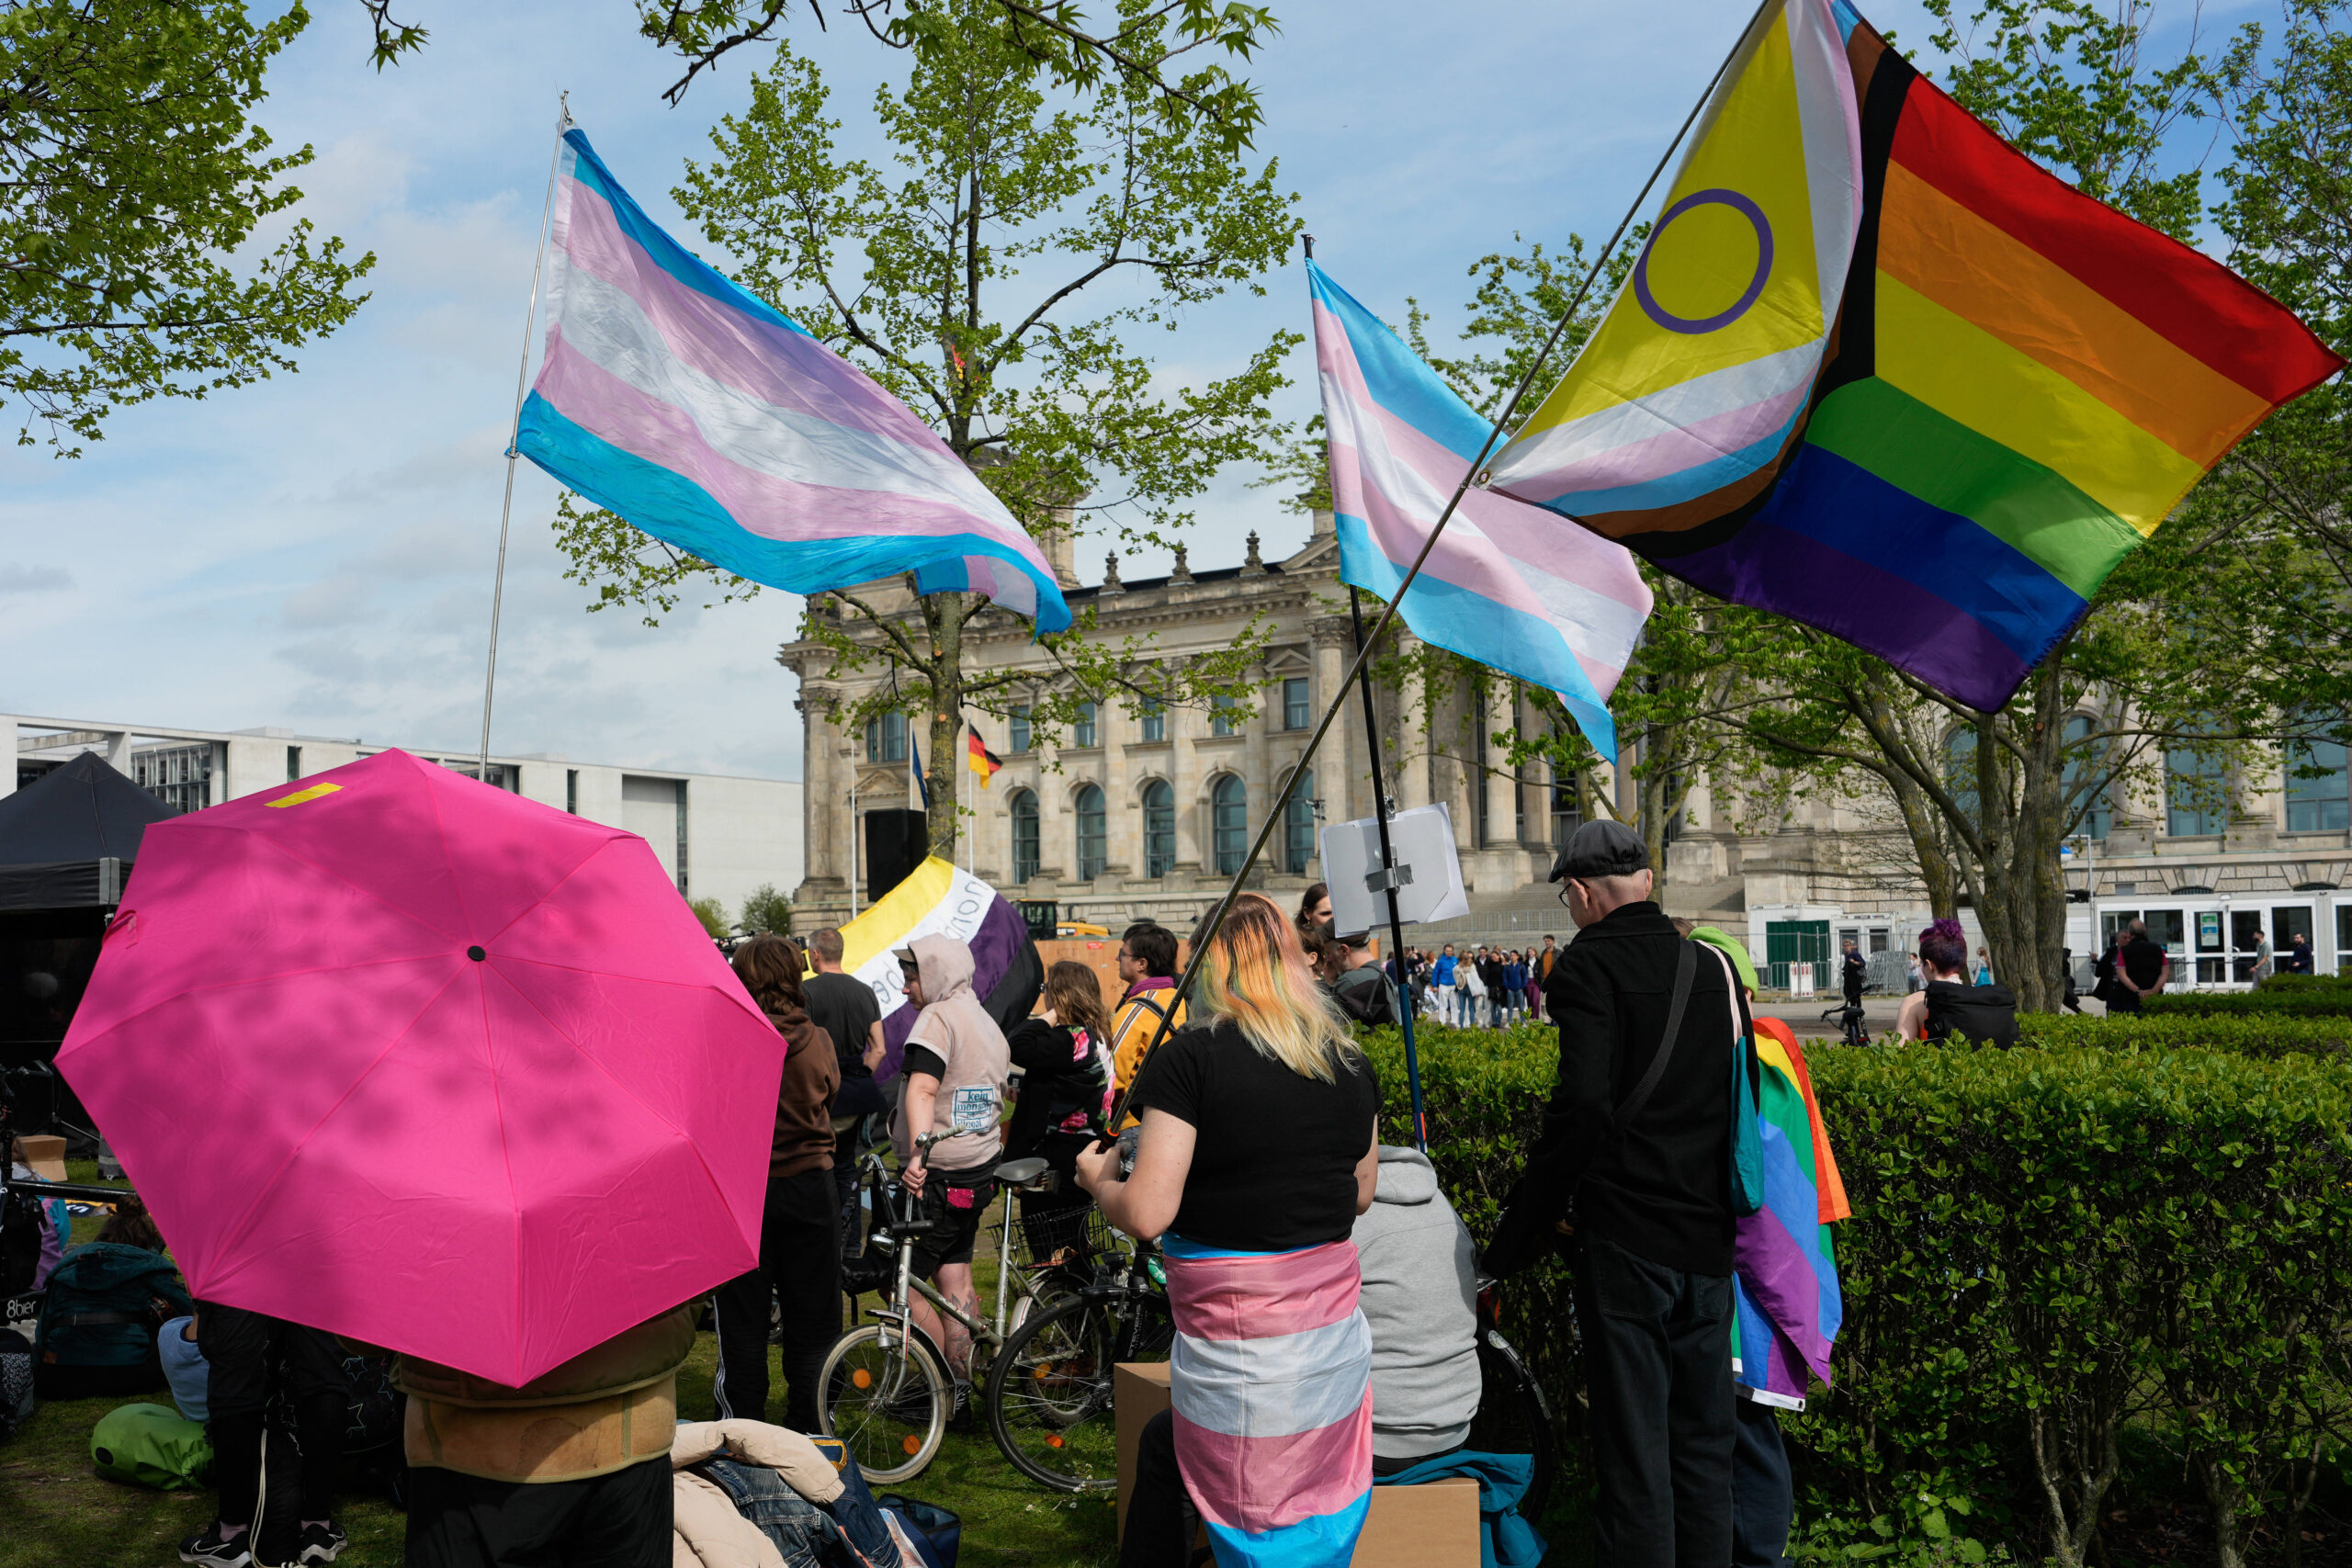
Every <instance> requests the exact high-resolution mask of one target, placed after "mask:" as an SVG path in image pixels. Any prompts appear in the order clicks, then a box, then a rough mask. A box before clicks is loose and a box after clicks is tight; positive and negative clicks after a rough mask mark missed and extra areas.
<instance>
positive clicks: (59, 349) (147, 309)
mask: <svg viewBox="0 0 2352 1568" xmlns="http://www.w3.org/2000/svg"><path fill="white" fill-rule="evenodd" d="M310 19H311V18H310V14H309V12H308V11H306V10H305V9H304V8H303V7H302V6H301V5H300V4H299V3H298V4H296V5H294V6H291V7H289V8H288V10H287V11H286V12H285V14H284V15H282V16H280V17H277V19H276V20H274V21H269V22H266V23H262V24H260V25H255V24H254V22H253V21H252V20H251V19H250V18H249V17H247V16H246V14H245V7H244V6H243V3H242V0H0V257H5V258H6V260H5V261H0V407H5V408H7V409H8V410H9V411H10V412H11V413H12V414H13V415H14V417H15V418H16V419H17V421H18V422H19V423H18V428H17V440H18V442H19V443H20V444H22V445H26V446H32V445H36V444H37V443H38V442H39V441H40V439H42V435H37V434H35V433H36V431H40V432H41V433H42V434H43V435H45V437H46V439H47V440H48V442H49V444H50V445H51V446H52V447H54V448H55V449H56V451H57V453H58V455H59V456H61V457H77V456H79V455H80V454H81V451H82V448H83V445H84V444H85V443H86V442H91V441H96V440H99V439H101V438H102V437H103V435H104V434H105V426H106V422H107V416H108V415H109V414H111V413H112V412H114V411H115V410H116V409H118V408H119V407H122V406H124V405H126V404H131V403H140V402H144V401H146V400H149V399H151V398H158V397H179V398H201V397H204V396H206V395H207V394H208V393H211V392H216V391H221V390H225V389H229V388H232V387H243V386H246V385H249V384H250V383H252V382H254V381H257V380H262V379H266V378H268V377H269V376H270V375H272V374H273V373H275V372H277V371H280V370H292V369H293V368H294V367H295V365H294V359H293V357H292V355H293V351H294V349H296V348H297V347H299V346H300V344H303V343H304V342H306V341H307V340H309V339H311V338H314V337H322V336H325V335H326V334H327V333H332V332H333V331H334V329H335V328H337V327H339V326H341V325H342V324H343V323H344V322H345V321H348V320H349V319H350V318H351V315H352V312H353V311H355V310H358V308H359V306H360V305H361V303H362V302H363V301H365V300H366V299H367V296H366V295H364V294H355V293H353V292H352V288H353V285H354V284H355V283H356V282H357V280H358V279H359V278H360V277H361V276H364V275H365V274H366V273H367V272H368V269H369V268H370V267H371V266H373V265H374V263H375V257H374V256H373V255H372V254H371V255H364V256H360V257H358V258H357V259H356V260H346V259H345V255H344V247H343V242H342V241H340V240H335V239H328V240H325V241H323V242H319V241H315V240H314V239H313V236H312V232H311V225H310V223H309V222H308V221H307V220H304V221H299V222H297V223H295V224H294V226H293V230H292V231H291V232H290V233H289V234H288V236H287V237H286V238H285V239H284V240H283V241H281V242H280V243H278V244H277V247H276V248H275V249H273V250H272V251H271V252H270V253H269V254H266V255H265V256H263V257H261V258H260V259H259V261H258V262H257V263H255V264H254V265H252V266H250V267H247V268H243V269H242V270H241V269H240V268H238V267H236V266H234V265H232V260H231V258H232V256H233V254H235V253H236V252H237V251H238V250H239V249H240V248H241V247H242V246H243V245H244V244H245V243H247V242H248V241H249V240H250V239H251V238H252V237H253V234H254V230H255V229H256V228H257V227H258V226H259V225H260V224H261V223H262V222H263V220H266V219H268V218H269V217H271V216H272V215H274V214H276V213H279V212H283V211H284V210H285V209H287V208H288V207H290V206H292V205H293V204H294V203H295V202H297V201H299V200H300V199H301V197H302V193H301V191H300V189H298V188H297V187H295V186H292V185H290V184H288V183H287V176H288V175H291V174H292V173H293V172H294V171H295V170H297V169H300V168H301V167H302V166H303V165H305V164H309V163H310V162H311V149H310V148H309V147H307V146H305V147H302V148H300V149H299V150H297V151H295V152H288V153H273V152H271V150H270V139H269V136H268V134H267V133H266V131H264V130H261V128H260V127H258V126H256V125H254V123H253V122H252V119H251V118H250V117H251V115H252V113H253V110H254V106H255V105H256V104H258V103H259V102H260V101H261V98H262V96H263V89H262V77H263V74H264V73H265V72H266V70H267V69H268V66H269V63H270V62H271V61H272V60H274V59H275V58H277V54H278V53H279V51H282V50H284V49H285V48H286V46H287V45H288V43H290V42H292V41H293V39H295V38H296V37H297V36H298V35H299V34H300V33H301V31H302V30H303V28H306V27H307V26H309V25H310Z"/></svg>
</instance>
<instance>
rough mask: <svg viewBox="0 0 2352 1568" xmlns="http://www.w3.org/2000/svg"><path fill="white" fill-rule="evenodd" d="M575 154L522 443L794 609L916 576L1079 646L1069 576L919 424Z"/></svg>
mask: <svg viewBox="0 0 2352 1568" xmlns="http://www.w3.org/2000/svg"><path fill="white" fill-rule="evenodd" d="M563 141H564V145H563V149H562V152H561V153H560V165H559V168H558V171H557V182H556V192H555V212H554V220H553V223H554V226H553V228H552V230H551V231H549V236H548V238H549V242H550V249H551V250H552V252H553V264H554V265H553V275H552V277H553V280H552V283H551V285H550V288H549V293H548V335H547V351H546V356H545V358H544V359H543V360H542V362H541V364H540V367H539V377H538V379H537V381H536V382H534V383H533V384H532V389H531V395H530V398H529V400H527V401H526V402H525V404H524V405H523V418H522V427H521V431H520V434H519V435H518V438H517V440H516V443H515V445H516V446H517V448H518V449H519V450H520V451H521V452H522V454H523V455H524V456H525V457H528V458H530V459H531V461H533V462H534V463H537V465H538V466H539V467H540V468H545V469H546V470H547V471H548V473H549V474H552V475H553V476H555V478H556V479H559V480H560V481H562V482H563V483H564V484H566V485H568V486H570V487H571V489H572V490H574V491H578V492H579V493H580V494H582V495H584V496H586V497H587V498H588V499H589V500H590V501H593V502H595V503H596V504H597V505H599V506H602V507H606V508H609V509H610V510H611V511H613V512H616V513H619V514H620V515H621V516H622V517H624V518H626V519H628V522H629V524H630V525H632V526H634V527H636V528H639V529H640V530H642V531H643V532H645V533H648V534H650V535H652V536H654V537H655V538H657V539H662V540H664V541H666V542H668V543H669V544H672V545H674V546H676V547H678V548H679V549H682V550H684V551H685V552H686V553H688V554H689V555H693V556H695V557H698V558H701V559H703V560H707V561H709V562H710V563H711V564H713V565H714V566H719V567H724V568H725V569H726V570H729V571H731V572H734V573H735V574H737V575H738V576H741V577H748V578H750V579H751V580H752V581H754V582H760V583H765V584H767V585H768V586H770V587H773V588H782V589H785V590H786V591H787V592H794V593H818V592H824V591H825V590H827V589H833V588H847V587H849V586H851V585H852V584H854V583H859V582H871V581H875V580H876V579H877V578H885V577H892V576H895V575H897V574H899V573H900V572H911V573H913V574H914V580H915V589H916V591H917V592H922V593H936V592H945V591H948V590H964V591H967V592H975V593H984V594H986V595H988V596H989V598H990V599H991V600H993V601H994V602H995V603H997V604H1001V605H1002V606H1004V608H1006V609H1008V610H1012V611H1015V612H1017V613H1018V614H1020V615H1026V616H1028V617H1029V618H1030V619H1032V620H1034V621H1035V623H1036V626H1037V629H1038V630H1039V631H1040V632H1057V631H1066V630H1068V629H1069V624H1070V613H1069V604H1067V603H1066V602H1065V601H1064V600H1063V598H1062V592H1061V589H1060V587H1059V585H1058V584H1057V582H1056V581H1055V580H1054V572H1053V568H1052V567H1050V566H1049V565H1047V564H1046V557H1045V554H1044V552H1043V551H1041V550H1039V549H1038V547H1037V545H1036V542H1035V540H1033V539H1032V538H1030V536H1029V534H1028V531H1027V530H1026V529H1024V528H1023V527H1022V525H1021V524H1020V523H1019V522H1018V521H1017V520H1015V518H1014V517H1013V515H1012V513H1010V512H1008V511H1006V510H1005V507H1004V503H1003V502H1001V501H999V500H998V499H997V498H996V496H995V495H994V493H992V492H991V491H989V488H988V487H987V486H986V485H984V484H982V483H981V482H980V481H979V479H978V477H977V476H976V475H975V474H973V472H972V471H971V470H970V469H969V468H966V467H965V466H964V465H963V464H962V463H961V462H959V461H958V460H957V459H956V455H955V454H954V453H953V452H950V451H949V450H948V449H947V446H946V444H945V443H944V442H943V441H941V440H940V439H939V437H938V436H937V435H936V434H933V431H932V429H931V427H930V426H928V425H926V424H924V423H923V422H922V420H920V419H917V418H916V417H915V415H914V412H913V411H912V410H910V409H909V408H908V407H907V406H906V404H904V403H902V402H900V401H899V400H898V399H896V398H894V397H892V396H891V395H890V394H889V393H888V392H887V391H885V390H883V389H882V388H881V387H880V386H878V385H876V383H875V382H874V381H873V379H872V378H869V377H867V376H866V375H865V372H863V371H861V370H859V369H858V368H857V367H855V366H854V365H852V364H850V362H849V361H847V360H846V359H843V358H842V357H841V355H837V354H835V353H834V352H833V351H832V350H831V349H830V348H827V347H826V346H825V345H824V344H821V343H819V342H818V341H817V340H816V339H815V338H813V337H811V336H809V333H808V332H807V330H806V329H804V328H803V327H801V325H800V324H799V323H798V322H797V321H793V320H792V319H791V318H789V317H787V316H786V315H785V314H784V313H783V312H782V311H780V310H776V309H775V307H774V306H772V305H770V304H769V303H768V302H767V301H766V300H764V299H760V298H759V297H758V296H757V295H755V294H753V293H752V292H751V291H750V290H748V289H746V288H741V286H739V285H737V284H736V283H734V282H732V281H730V280H729V279H728V278H726V277H724V276H720V274H718V272H717V271H715V270H713V269H712V268H711V267H710V266H708V265H706V264H705V263H704V262H703V261H702V260H701V259H700V258H698V257H696V256H695V254H693V253H692V252H691V251H688V250H687V249H686V248H685V247H684V246H683V245H681V244H679V243H677V242H676V241H675V240H673V239H672V238H671V237H670V236H669V235H668V234H666V233H664V232H662V230H661V229H660V228H659V227H658V226H656V225H655V224H654V223H653V222H652V220H650V219H648V218H647V217H646V216H645V213H644V212H643V211H642V210H641V209H639V207H638V205H637V203H636V202H635V201H633V200H631V199H630V198H629V194H628V192H627V191H625V190H623V189H622V188H621V187H620V184H619V182H618V181H616V180H615V179H614V178H613V175H612V171H611V170H609V169H607V168H605V165H604V163H603V162H602V161H601V160H600V159H598V158H597V156H596V153H595V151H594V149H593V148H591V147H590V146H589V145H588V138H587V136H586V135H585V134H584V133H583V132H581V131H578V130H572V131H568V132H566V133H565V135H564V139H563Z"/></svg>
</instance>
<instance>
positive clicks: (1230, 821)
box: [1209, 773, 1250, 876]
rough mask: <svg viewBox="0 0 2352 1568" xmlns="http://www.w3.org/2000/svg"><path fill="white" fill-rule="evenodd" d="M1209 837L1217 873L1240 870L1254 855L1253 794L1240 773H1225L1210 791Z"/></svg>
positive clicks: (1228, 874)
mask: <svg viewBox="0 0 2352 1568" xmlns="http://www.w3.org/2000/svg"><path fill="white" fill-rule="evenodd" d="M1209 836H1210V840H1211V848H1212V850H1213V851H1214V852H1215V853H1216V869H1217V874H1218V875H1220V876H1231V875H1232V874H1234V873H1235V872H1237V871H1239V870H1240V869H1241V860H1242V857H1243V856H1244V855H1247V854H1248V853H1249V852H1250V791H1249V788H1248V786H1247V785H1245V784H1242V782H1241V780H1240V778H1239V776H1238V775H1237V774H1233V773H1227V774H1225V775H1224V776H1222V777H1221V778H1219V779H1218V780H1217V781H1216V788H1214V789H1212V790H1211V791H1210V792H1209Z"/></svg>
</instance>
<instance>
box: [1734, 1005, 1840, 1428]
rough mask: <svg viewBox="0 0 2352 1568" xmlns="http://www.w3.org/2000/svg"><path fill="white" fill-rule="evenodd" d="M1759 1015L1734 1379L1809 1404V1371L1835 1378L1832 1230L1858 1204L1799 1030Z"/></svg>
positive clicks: (1768, 1400)
mask: <svg viewBox="0 0 2352 1568" xmlns="http://www.w3.org/2000/svg"><path fill="white" fill-rule="evenodd" d="M1755 1022H1756V1057H1757V1060H1758V1062H1759V1063H1760V1064H1761V1065H1762V1067H1763V1074H1762V1083H1761V1090H1762V1092H1761V1093H1760V1094H1759V1095H1758V1119H1757V1120H1758V1131H1759V1132H1761V1133H1762V1134H1763V1145H1764V1207H1763V1208H1761V1209H1759V1210H1758V1211H1757V1212H1756V1213H1753V1214H1749V1215H1746V1216H1744V1217H1742V1218H1741V1219H1740V1220H1739V1221H1738V1222H1737V1224H1736V1230H1735V1232H1734V1235H1733V1247H1732V1251H1733V1269H1734V1272H1733V1276H1732V1291H1733V1312H1732V1367H1733V1372H1732V1376H1733V1379H1734V1381H1735V1382H1736V1383H1737V1385H1738V1390H1739V1392H1740V1393H1743V1394H1745V1395H1746V1396H1747V1398H1749V1399H1753V1400H1755V1401H1757V1402H1758V1403H1759V1404H1774V1405H1779V1406H1781V1407H1782V1408H1785V1409H1790V1410H1802V1409H1804V1401H1805V1390H1806V1388H1807V1387H1808V1386H1809V1384H1808V1381H1807V1374H1808V1373H1811V1374H1812V1375H1815V1376H1818V1377H1819V1378H1820V1379H1821V1381H1822V1382H1825V1383H1826V1382H1829V1381H1830V1379H1829V1352H1830V1348H1831V1346H1832V1345H1834V1344H1835V1343H1836V1341H1837V1338H1838V1328H1839V1326H1840V1325H1842V1324H1843V1323H1844V1321H1845V1315H1846V1309H1845V1302H1844V1298H1843V1297H1842V1296H1841V1295H1840V1293H1839V1292H1838V1255H1837V1252H1836V1249H1835V1247H1834V1246H1833V1244H1832V1243H1831V1240H1830V1235H1829V1227H1830V1225H1831V1224H1834V1223H1836V1222H1837V1221H1838V1220H1842V1219H1844V1218H1846V1217H1847V1215H1848V1214H1849V1213H1852V1210H1851V1209H1849V1207H1848V1206H1847V1202H1846V1188H1845V1183H1844V1182H1843V1181H1842V1180H1841V1179H1839V1177H1838V1161H1837V1158H1836V1156H1833V1155H1832V1154H1831V1153H1830V1150H1829V1134H1828V1132H1827V1130H1826V1129H1825V1128H1824V1127H1823V1126H1822V1124H1821V1107H1820V1105H1819V1103H1818V1102H1817V1101H1816V1100H1815V1099H1814V1094H1813V1077H1812V1075H1811V1074H1810V1073H1808V1072H1806V1070H1805V1065H1804V1050H1803V1049H1802V1048H1801V1047H1800V1046H1799V1045H1798V1044H1797V1040H1796V1035H1795V1034H1794V1032H1792V1031H1791V1030H1790V1028H1789V1026H1788V1025H1787V1024H1785V1023H1783V1022H1781V1021H1780V1020H1779V1019H1777V1018H1758V1019H1757V1020H1756V1021H1755Z"/></svg>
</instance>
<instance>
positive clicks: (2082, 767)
mask: <svg viewBox="0 0 2352 1568" xmlns="http://www.w3.org/2000/svg"><path fill="white" fill-rule="evenodd" d="M2097 728H2098V725H2097V724H2096V723H2095V722H2094V721H2093V720H2092V718H2091V716H2090V715H2088V714H2084V713H2078V714H2076V715H2075V716H2074V717H2072V718H2070V719H2068V720H2067V721H2066V727H2065V728H2064V730H2062V731H2061V732H2060V733H2061V736H2062V738H2063V739H2064V741H2065V744H2066V750H2065V758H2066V761H2065V766H2064V772H2063V773H2062V774H2061V777H2062V778H2063V779H2064V788H2065V791H2066V807H2067V809H2068V810H2070V811H2071V810H2077V809H2079V810H2080V811H2081V812H2082V814H2083V815H2082V818H2081V822H2080V825H2079V826H2077V827H2076V828H2075V832H2076V833H2079V834H2081V835H2082V836H2084V837H2085V838H2087V839H2091V840H2101V839H2104V838H2106V837H2107V830H2108V829H2109V828H2111V827H2113V826H2114V825H2115V811H2114V808H2113V807H2111V806H2110V805H2109V803H2108V796H2107V790H2106V788H2105V787H2104V786H2103V785H2102V787H2101V788H2100V790H2099V792H2098V799H2096V800H2093V801H2091V802H2089V803H2088V804H2087V805H2086V804H2084V802H2083V796H2084V795H2085V794H2086V792H2087V791H2088V790H2089V789H2090V787H2091V784H2092V783H2093V781H2095V780H2097V779H2098V777H2099V775H2100V774H2101V773H2105V772H2106V771H2107V748H2106V747H2105V746H2104V745H2094V744H2092V743H2091V735H2092V733H2093V732H2094V731H2095V730H2096V729H2097Z"/></svg>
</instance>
